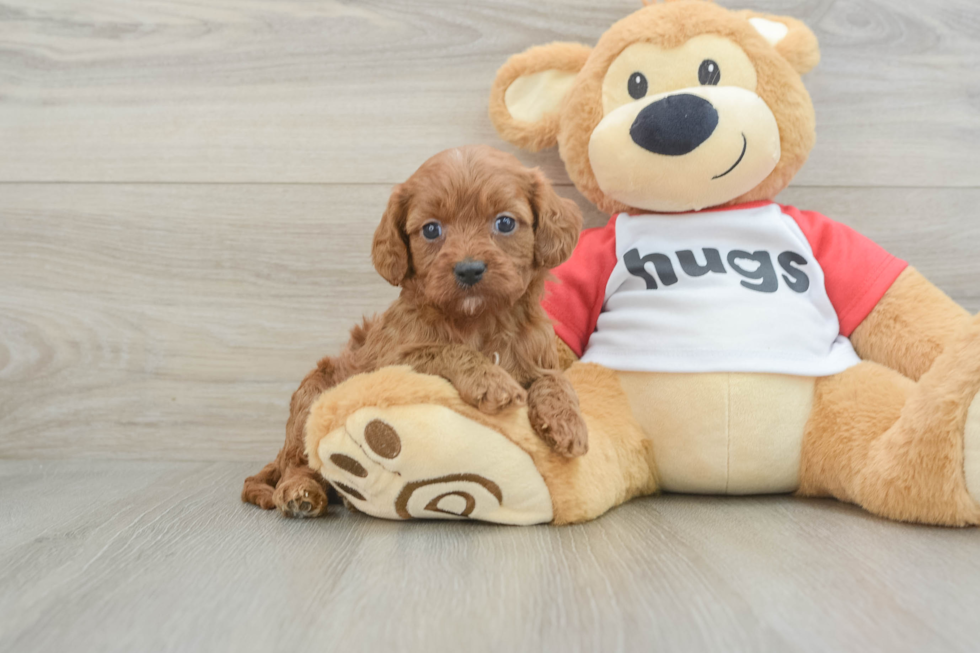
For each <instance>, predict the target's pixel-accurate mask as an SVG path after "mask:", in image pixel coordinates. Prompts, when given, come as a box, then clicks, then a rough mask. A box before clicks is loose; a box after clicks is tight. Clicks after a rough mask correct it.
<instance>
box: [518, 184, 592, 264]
mask: <svg viewBox="0 0 980 653" xmlns="http://www.w3.org/2000/svg"><path fill="white" fill-rule="evenodd" d="M528 172H529V174H530V175H531V191H530V193H529V199H530V200H531V207H532V208H533V209H534V263H535V265H537V266H538V267H541V268H548V269H551V268H554V267H557V266H559V265H561V264H562V263H564V262H565V261H566V260H568V257H570V256H571V255H572V250H574V249H575V245H576V243H578V235H579V233H580V232H581V231H582V212H581V211H580V210H579V208H578V205H577V204H576V203H575V202H573V201H572V200H569V199H564V198H561V197H558V194H557V193H556V192H555V189H554V188H552V187H551V184H550V183H548V180H547V178H545V176H544V175H543V174H542V173H541V171H540V170H538V169H537V168H535V169H533V170H530V171H528Z"/></svg>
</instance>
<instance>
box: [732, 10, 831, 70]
mask: <svg viewBox="0 0 980 653" xmlns="http://www.w3.org/2000/svg"><path fill="white" fill-rule="evenodd" d="M739 13H741V14H742V16H744V17H745V18H746V19H747V20H748V21H749V22H750V23H751V24H752V27H754V28H755V30H756V31H757V32H759V34H761V35H762V37H763V38H764V39H766V40H767V41H769V44H770V45H772V47H774V48H776V52H778V53H779V54H781V55H782V56H783V58H784V59H786V61H788V62H789V63H790V65H791V66H793V69H794V70H796V72H798V73H799V74H801V75H802V74H804V73H808V72H810V70H812V69H813V68H814V66H816V65H817V64H818V63H819V62H820V46H819V45H818V44H817V37H816V35H814V33H813V32H812V31H810V28H809V27H807V26H806V25H804V24H803V23H802V22H800V21H798V20H796V19H795V18H789V17H787V16H771V15H769V14H760V13H756V12H754V11H742V12H739Z"/></svg>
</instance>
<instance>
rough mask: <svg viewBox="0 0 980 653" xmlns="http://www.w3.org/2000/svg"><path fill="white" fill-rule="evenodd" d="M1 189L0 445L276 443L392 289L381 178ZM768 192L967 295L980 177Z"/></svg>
mask: <svg viewBox="0 0 980 653" xmlns="http://www.w3.org/2000/svg"><path fill="white" fill-rule="evenodd" d="M3 190H4V192H3V193H0V457H8V458H9V457H16V458H32V457H43V458H65V457H76V456H85V457H109V458H132V457H136V458H154V459H157V458H166V459H178V460H255V459H261V458H263V457H269V458H271V457H272V456H273V455H274V453H275V451H276V450H277V449H278V447H279V446H280V444H281V442H282V433H283V425H284V423H285V420H286V416H287V406H288V400H289V396H290V394H291V393H292V391H293V389H294V388H295V386H296V384H297V383H298V381H299V379H301V378H302V376H303V375H304V374H305V373H306V371H307V370H308V369H309V368H310V367H311V366H312V365H313V363H314V362H315V361H316V360H317V359H318V358H319V357H320V356H323V355H327V354H330V353H334V352H336V351H338V350H339V349H340V348H341V347H342V346H343V344H344V343H345V342H346V338H347V331H348V329H349V328H350V327H351V326H352V325H353V324H354V323H355V322H356V321H357V320H358V319H359V318H360V316H361V315H363V314H365V313H368V314H370V313H373V312H375V311H379V310H383V309H384V308H385V307H386V306H387V304H388V303H389V302H390V301H391V300H392V299H393V298H394V297H395V294H396V290H395V289H394V288H391V287H390V286H388V285H387V284H386V283H385V282H384V281H383V280H382V279H381V278H380V277H379V276H378V275H377V274H376V273H375V272H374V270H373V269H372V267H371V264H370V256H369V250H370V240H371V234H372V233H373V230H374V228H375V225H376V224H377V221H378V219H379V216H380V214H381V211H382V210H383V207H384V205H385V202H386V200H387V195H388V192H389V188H388V187H387V186H380V185H377V186H375V185H357V186H235V185H230V186H229V185H101V184H77V185H49V184H23V185H22V184H11V185H6V186H3ZM559 190H560V191H561V192H562V193H563V194H566V195H568V196H570V197H574V198H576V199H578V201H579V202H581V203H582V204H583V205H584V204H585V202H584V200H582V198H581V197H580V196H579V195H578V194H577V193H576V192H575V191H574V189H572V188H570V187H562V188H560V189H559ZM780 201H783V202H786V203H792V204H797V205H799V206H800V207H803V208H807V209H812V210H819V211H823V212H824V213H826V214H828V215H830V216H832V217H834V218H836V219H838V220H841V221H843V222H845V223H848V224H851V225H852V226H854V227H856V228H857V229H859V230H860V231H863V232H865V233H866V234H867V235H869V236H871V237H873V238H875V239H876V240H878V241H879V242H881V243H882V244H883V245H884V246H886V247H887V248H888V249H889V250H891V251H893V252H894V253H896V254H897V255H899V256H903V257H905V258H906V259H908V260H909V261H910V262H912V263H913V264H914V265H916V266H917V267H918V268H919V269H920V270H922V272H923V273H924V274H925V275H926V276H927V277H929V278H930V279H932V280H933V282H935V283H936V284H937V285H938V286H939V287H941V288H943V289H944V290H945V291H947V292H948V293H949V294H950V295H951V296H952V297H953V298H954V299H955V300H957V301H959V302H961V303H962V304H963V305H965V306H966V307H967V308H969V309H970V310H971V311H977V310H978V309H980V289H978V286H977V284H976V279H977V278H978V276H980V259H978V257H977V256H976V252H977V251H978V248H980V223H977V221H976V217H975V207H976V206H978V205H980V190H969V189H955V190H954V189H946V190H935V189H932V190H930V189H877V190H875V189H790V190H789V191H787V192H786V193H784V194H783V196H782V197H780ZM587 215H588V223H589V224H591V225H596V224H601V223H602V222H603V221H604V220H605V219H606V218H605V216H602V215H600V214H599V213H598V212H597V211H595V210H594V209H587Z"/></svg>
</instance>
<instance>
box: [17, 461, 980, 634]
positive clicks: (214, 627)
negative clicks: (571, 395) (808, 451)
mask: <svg viewBox="0 0 980 653" xmlns="http://www.w3.org/2000/svg"><path fill="white" fill-rule="evenodd" d="M44 466H45V468H46V473H47V474H49V475H50V477H51V478H57V477H61V478H63V479H64V480H65V482H64V483H61V484H51V485H49V486H48V488H47V494H48V495H49V496H50V497H52V498H55V499H62V500H65V501H67V502H75V501H76V499H75V498H74V497H75V496H85V497H87V498H88V499H89V504H88V505H87V506H86V507H85V508H84V509H81V510H77V511H70V510H55V511H53V512H48V511H46V510H41V509H40V508H43V507H44V505H43V504H42V503H39V500H40V498H39V495H38V494H33V495H31V496H19V497H18V498H17V499H16V502H17V503H23V507H17V509H15V510H13V511H11V506H10V504H11V503H12V502H13V501H12V500H11V499H10V498H9V497H11V496H12V495H11V494H10V493H9V491H10V490H11V489H16V488H17V487H19V486H21V485H26V484H30V483H32V482H34V480H35V478H36V475H37V473H38V463H35V462H30V461H0V515H3V522H2V523H3V525H4V527H5V529H8V528H9V529H12V530H16V531H18V532H24V533H27V532H38V531H39V530H40V528H41V525H42V524H43V528H44V531H43V532H44V536H43V537H35V538H33V539H32V540H30V541H27V540H23V541H16V542H10V543H4V544H0V649H2V650H11V651H24V652H34V651H37V652H42V651H64V650H71V651H77V652H79V653H84V652H87V651H100V652H110V651H134V650H154V651H181V652H187V653H193V652H195V651H209V652H220V651H258V650H283V651H295V652H297V653H300V652H302V651H308V650H309V651H313V650H315V651H377V650H405V651H416V650H418V651H421V650H425V651H459V650H477V651H479V650H507V651H571V652H576V651H602V652H606V651H630V650H657V651H695V650H696V651H753V652H758V651H781V652H785V651H826V650H835V651H868V650H889V651H896V652H899V651H921V650H930V651H973V650H976V631H975V619H973V620H972V621H971V617H975V615H976V614H977V610H978V609H980V559H978V557H977V556H976V551H977V550H978V546H980V531H978V530H976V529H972V530H947V529H935V528H920V527H914V526H908V525H902V524H895V523H890V522H885V521H882V520H878V519H874V518H872V517H869V516H867V515H865V514H864V513H862V512H860V511H858V510H856V509H852V508H849V507H846V506H842V505H840V504H836V503H834V502H831V501H814V502H805V501H799V500H794V499H792V498H788V497H770V498H764V499H756V498H730V499H725V498H698V497H684V496H666V497H654V498H649V499H642V500H638V501H634V502H632V503H630V504H628V505H626V506H624V507H621V508H619V509H617V510H615V511H613V512H612V513H610V514H609V515H607V516H606V517H604V518H602V519H600V520H598V521H595V522H592V523H589V524H584V525H581V526H574V527H563V528H555V527H548V526H541V527H530V528H516V527H515V528H511V527H499V526H491V525H482V524H475V523H439V522H413V523H400V522H386V521H381V520H375V519H371V518H368V517H365V516H363V515H351V514H348V513H347V512H346V511H344V510H335V511H334V513H332V514H331V515H330V516H328V517H327V518H324V519H319V520H311V521H290V520H285V519H282V518H280V517H278V516H277V515H276V514H274V513H271V512H263V511H260V510H258V509H255V508H253V507H251V506H244V505H241V504H240V503H238V496H237V493H238V489H239V484H240V482H241V479H242V477H243V476H244V475H245V474H246V473H248V472H249V471H251V469H252V468H251V466H249V465H247V464H242V463H215V464H206V463H165V464H164V463H145V462H125V461H120V462H113V463H107V462H90V461H64V462H47V463H44ZM144 474H145V475H146V476H147V477H151V478H153V479H154V480H153V482H152V484H147V483H146V482H145V481H144V480H143V479H142V478H141V476H142V475H144ZM125 490H128V493H126V492H124V491H125ZM68 495H73V496H71V497H69V496H68ZM31 508H34V510H31Z"/></svg>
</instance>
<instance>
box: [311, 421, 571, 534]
mask: <svg viewBox="0 0 980 653" xmlns="http://www.w3.org/2000/svg"><path fill="white" fill-rule="evenodd" d="M317 454H318V456H319V459H320V461H322V465H321V468H320V473H321V474H322V475H323V477H324V478H326V479H327V480H328V481H329V482H330V483H331V484H332V485H333V486H334V487H335V488H337V490H338V491H339V492H341V493H342V494H343V495H344V497H345V498H346V499H347V500H348V501H349V502H350V503H351V504H352V505H353V506H354V507H355V508H356V509H357V510H359V511H361V512H365V513H367V514H369V515H373V516H375V517H382V518H386V519H412V518H423V519H476V520H481V521H489V522H495V523H501V524H520V525H526V524H537V523H545V522H550V521H551V520H552V517H553V514H552V504H551V494H550V493H549V491H548V488H547V486H546V485H545V483H544V479H543V478H542V477H541V474H540V472H538V470H537V468H536V467H535V466H534V463H533V461H532V460H531V457H530V456H529V455H528V454H527V453H525V452H524V451H523V450H521V449H520V448H519V447H517V446H516V445H515V444H514V443H513V442H511V441H510V440H508V439H507V438H506V437H505V436H504V435H502V434H501V433H499V432H497V431H494V430H493V429H490V428H488V427H485V426H483V425H481V424H477V423H475V422H473V421H472V420H469V419H467V418H465V417H463V416H462V415H460V414H459V413H456V412H454V411H453V410H451V409H449V408H446V407H444V406H439V405H434V404H422V405H409V406H390V407H386V408H378V407H373V406H372V407H366V408H361V409H360V410H357V411H356V412H354V413H352V414H351V415H349V416H348V417H347V419H346V420H345V422H344V425H343V426H342V427H339V428H336V429H334V430H333V431H332V432H330V433H328V434H326V435H325V436H323V437H322V439H320V441H319V444H318V446H317Z"/></svg>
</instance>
